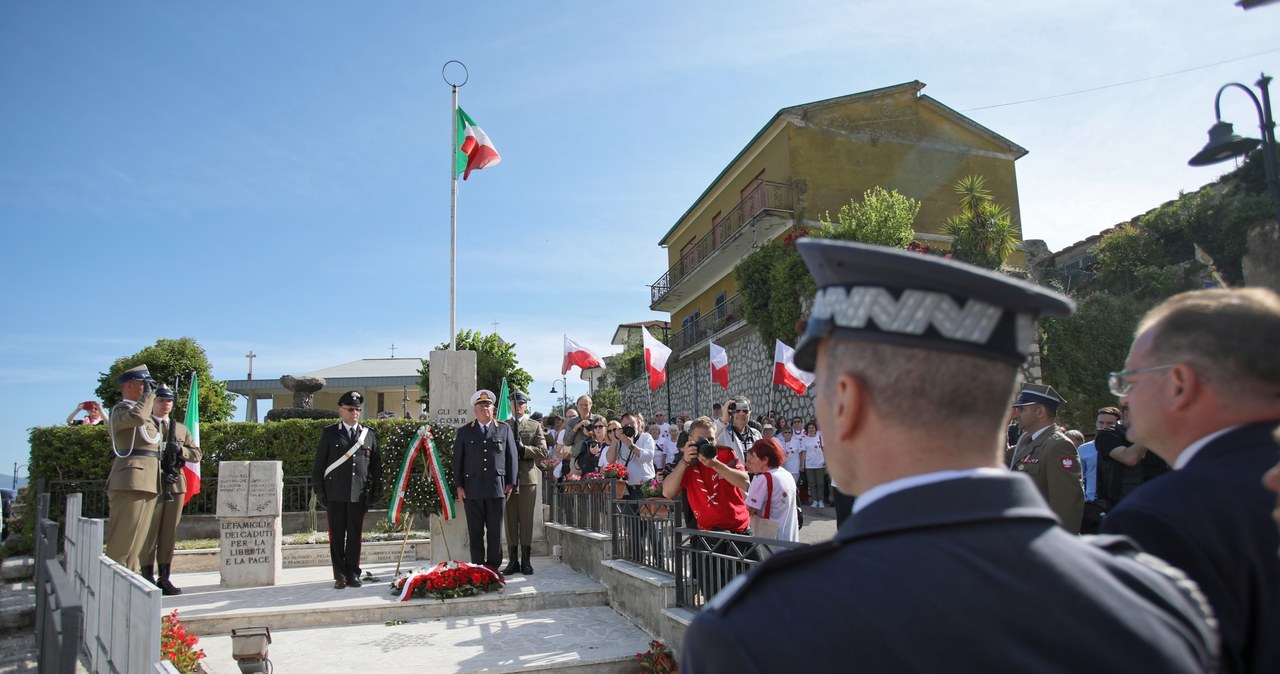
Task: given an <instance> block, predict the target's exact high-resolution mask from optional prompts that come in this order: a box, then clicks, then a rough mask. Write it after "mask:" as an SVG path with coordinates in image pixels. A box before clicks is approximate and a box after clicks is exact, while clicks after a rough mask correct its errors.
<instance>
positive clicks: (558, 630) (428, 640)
mask: <svg viewBox="0 0 1280 674" xmlns="http://www.w3.org/2000/svg"><path fill="white" fill-rule="evenodd" d="M344 592H345V590H344ZM419 601H421V600H419ZM649 640H650V637H649V635H648V634H646V633H645V632H644V631H643V630H641V629H639V628H638V627H636V626H635V625H633V624H631V623H630V622H629V621H628V620H627V619H626V618H624V617H622V616H620V615H618V613H617V612H615V611H614V610H613V609H611V608H609V607H608V606H587V607H573V608H555V609H543V610H532V611H517V612H512V613H496V614H487V615H475V616H458V617H447V618H424V619H413V620H410V621H408V622H406V623H404V624H399V625H391V626H388V625H386V624H385V623H381V622H379V623H364V624H355V625H348V626H346V627H343V628H341V629H337V628H312V629H289V630H279V631H277V630H274V629H273V630H272V631H271V645H270V646H268V650H267V658H268V659H269V660H270V661H271V663H272V667H273V669H274V670H275V671H278V672H310V673H312V674H329V673H333V674H338V673H341V674H348V673H349V672H408V671H412V672H416V673H419V674H444V673H446V672H447V673H450V674H453V673H456V672H480V671H484V672H515V671H540V670H541V671H549V670H555V671H557V672H573V673H575V674H576V673H582V674H596V673H600V674H621V673H622V672H635V671H637V669H638V663H637V661H636V659H635V654H636V653H639V652H642V651H645V650H647V649H648V648H649ZM199 647H200V648H203V649H204V652H205V656H206V657H205V659H203V660H201V661H200V663H201V665H202V666H203V667H204V669H205V671H207V672H209V673H210V674H237V673H238V672H239V671H240V670H239V668H238V667H237V665H236V663H235V661H234V660H233V659H232V657H231V637H230V636H229V635H219V636H212V637H202V638H201V639H200V643H199Z"/></svg>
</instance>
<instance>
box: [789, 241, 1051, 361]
mask: <svg viewBox="0 0 1280 674" xmlns="http://www.w3.org/2000/svg"><path fill="white" fill-rule="evenodd" d="M796 247H797V248H798V249H799V251H800V255H801V256H802V257H803V258H804V262H805V264H806V265H808V267H809V272H810V273H811V274H813V280H814V283H815V285H817V286H818V292H817V294H816V295H815V296H814V302H813V311H812V312H811V313H810V315H809V322H808V325H807V326H806V327H805V333H804V336H803V337H802V338H801V340H800V343H799V344H798V345H797V346H796V354H795V364H796V366H797V367H800V368H801V369H804V370H808V371H810V372H812V371H813V369H814V366H815V363H816V361H817V356H818V342H819V341H820V340H821V339H822V338H823V337H840V338H843V339H855V340H863V341H870V342H880V343H884V344H894V345H898V346H904V347H911V348H917V349H929V350H934V351H952V352H957V353H967V354H972V355H976V356H982V357H985V358H991V359H994V360H999V361H1004V362H1006V363H1011V364H1014V365H1020V364H1022V362H1023V361H1025V360H1026V358H1027V353H1028V351H1029V349H1030V347H1031V342H1032V340H1033V339H1034V338H1035V333H1036V317H1037V316H1040V315H1047V316H1067V315H1070V314H1071V312H1072V311H1073V310H1074V309H1075V302H1072V301H1071V299H1070V298H1068V297H1066V296H1065V295H1061V294H1059V293H1056V292H1053V291H1051V290H1048V289H1046V288H1042V287H1040V286H1037V285H1032V284H1030V283H1025V282H1023V281H1019V280H1017V279H1014V278H1011V277H1009V276H1006V275H1004V274H997V273H995V272H992V271H988V270H986V269H981V268H979V267H975V266H973V265H970V264H966V263H963V262H956V261H953V260H947V259H944V258H940V257H936V256H932V255H923V254H920V253H910V252H907V251H904V250H899V249H897V248H888V247H885V246H869V245H865V244H860V243H852V242H849V241H833V240H828V239H812V238H803V239H800V240H799V241H797V242H796Z"/></svg>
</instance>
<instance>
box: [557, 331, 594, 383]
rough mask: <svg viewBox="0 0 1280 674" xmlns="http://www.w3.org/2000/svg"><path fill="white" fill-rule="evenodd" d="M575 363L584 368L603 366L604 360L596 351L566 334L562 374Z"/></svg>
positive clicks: (566, 372)
mask: <svg viewBox="0 0 1280 674" xmlns="http://www.w3.org/2000/svg"><path fill="white" fill-rule="evenodd" d="M575 365H577V366H578V367H579V368H581V369H583V370H586V369H588V368H593V367H599V368H603V367H604V361H603V360H600V356H597V355H596V353H595V352H594V351H592V350H591V349H588V348H587V347H585V346H583V345H581V344H579V343H577V342H575V341H573V340H572V339H569V336H568V335H565V336H564V363H563V364H562V365H561V366H560V374H568V372H569V368H571V367H573V366H575Z"/></svg>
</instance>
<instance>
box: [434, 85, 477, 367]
mask: <svg viewBox="0 0 1280 674" xmlns="http://www.w3.org/2000/svg"><path fill="white" fill-rule="evenodd" d="M450 63H456V64H458V65H460V66H462V72H463V76H462V81H461V82H450V81H449V76H448V75H447V74H445V70H446V69H448V67H449V64H450ZM440 77H442V78H444V81H445V84H448V85H449V86H450V87H451V88H452V89H453V114H452V115H450V116H449V184H450V191H449V350H450V351H457V350H458V327H457V325H458V171H457V157H458V87H460V86H463V85H464V84H466V83H467V80H469V79H471V73H470V72H469V71H468V70H467V66H466V64H465V63H463V62H462V61H445V64H444V66H442V67H441V68H440Z"/></svg>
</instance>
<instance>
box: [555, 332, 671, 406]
mask: <svg viewBox="0 0 1280 674" xmlns="http://www.w3.org/2000/svg"><path fill="white" fill-rule="evenodd" d="M640 332H641V333H643V334H644V366H645V369H647V370H649V390H650V391H654V390H657V388H658V387H659V386H662V382H664V381H666V380H667V359H668V358H670V357H671V347H669V346H667V345H666V344H663V343H662V342H659V341H658V339H657V338H656V337H654V336H653V335H651V334H649V330H648V328H640ZM561 374H564V373H563V372H561Z"/></svg>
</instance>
